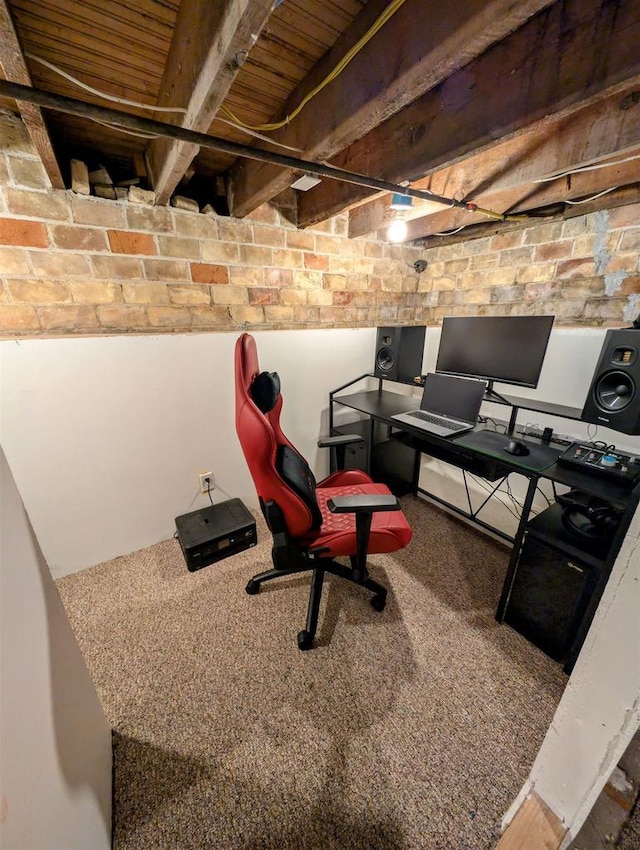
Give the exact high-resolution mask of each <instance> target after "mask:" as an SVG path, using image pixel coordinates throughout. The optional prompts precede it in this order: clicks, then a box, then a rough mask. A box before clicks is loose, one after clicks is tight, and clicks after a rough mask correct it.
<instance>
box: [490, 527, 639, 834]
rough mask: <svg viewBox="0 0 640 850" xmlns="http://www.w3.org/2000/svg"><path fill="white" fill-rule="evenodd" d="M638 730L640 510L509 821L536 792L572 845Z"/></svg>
mask: <svg viewBox="0 0 640 850" xmlns="http://www.w3.org/2000/svg"><path fill="white" fill-rule="evenodd" d="M639 726H640V511H637V512H636V515H635V517H634V520H633V522H632V525H631V528H630V531H629V534H628V535H627V538H626V539H625V541H624V544H623V546H622V548H621V550H620V553H619V555H618V558H617V560H616V563H615V566H614V568H613V571H612V573H611V577H610V579H609V582H608V584H607V587H606V589H605V592H604V594H603V597H602V600H601V602H600V605H599V606H598V610H597V612H596V615H595V617H594V620H593V623H592V626H591V629H590V630H589V633H588V635H587V638H586V640H585V643H584V646H583V648H582V652H581V653H580V656H579V657H578V661H577V663H576V666H575V668H574V670H573V673H572V674H571V678H570V680H569V683H568V685H567V687H566V689H565V692H564V694H563V696H562V699H561V701H560V704H559V705H558V708H557V710H556V713H555V716H554V718H553V721H552V723H551V726H550V727H549V730H548V732H547V734H546V737H545V739H544V741H543V744H542V747H541V748H540V751H539V753H538V755H537V757H536V760H535V762H534V764H533V767H532V769H531V773H530V775H529V778H528V780H527V782H526V783H525V785H524V787H523V789H522V791H521V792H520V795H519V796H518V798H517V799H516V801H515V802H514V804H513V806H512V807H511V809H510V810H509V812H507V814H506V816H505V824H506V823H508V822H509V821H510V820H511V819H512V817H513V815H514V814H515V812H516V811H517V809H518V808H519V806H520V804H521V802H522V801H523V800H524V798H525V797H526V796H527V794H529V793H530V791H532V790H535V791H536V792H537V793H538V794H539V795H540V797H542V799H543V800H544V801H545V802H546V803H547V805H548V806H549V807H550V808H551V809H552V811H553V812H554V813H555V814H556V815H557V816H558V817H559V818H560V820H561V821H562V822H563V823H564V825H565V826H566V827H567V829H568V830H569V834H568V835H567V837H566V840H565V841H564V842H563V844H562V847H563V848H565V847H567V846H568V845H569V844H570V842H571V839H572V837H575V836H576V835H577V833H578V831H579V830H580V827H581V826H582V824H583V823H584V821H585V820H586V818H587V816H588V814H589V812H590V811H591V808H592V807H593V804H594V803H595V801H596V799H597V798H598V795H599V794H600V792H601V790H602V788H603V787H604V785H605V783H606V782H607V780H608V779H609V777H610V775H611V772H612V771H613V769H614V767H615V766H616V765H617V763H618V761H619V760H620V758H621V757H622V754H623V753H624V751H625V750H626V748H627V746H628V745H629V743H630V741H631V739H632V738H633V736H634V734H635V732H636V730H637V729H638V727H639Z"/></svg>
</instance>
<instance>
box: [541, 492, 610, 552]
mask: <svg viewBox="0 0 640 850" xmlns="http://www.w3.org/2000/svg"><path fill="white" fill-rule="evenodd" d="M557 501H558V502H559V504H561V505H562V507H563V511H562V524H563V526H564V527H565V529H566V530H567V531H568V532H569V533H570V534H573V535H575V536H576V537H579V538H580V539H581V540H610V539H611V538H612V537H613V535H614V534H615V533H616V530H617V528H618V525H619V524H620V518H621V516H622V510H620V509H618V508H614V507H613V505H610V504H609V503H608V502H605V501H604V499H598V498H597V497H596V496H589V495H587V494H586V493H581V492H580V491H579V490H570V491H569V492H568V493H565V494H564V495H562V496H558V497H557Z"/></svg>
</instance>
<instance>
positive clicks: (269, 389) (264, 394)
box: [249, 372, 280, 413]
mask: <svg viewBox="0 0 640 850" xmlns="http://www.w3.org/2000/svg"><path fill="white" fill-rule="evenodd" d="M249 393H250V395H251V400H252V401H253V403H254V404H255V405H256V407H257V408H258V410H261V411H262V412H263V413H268V412H269V411H270V410H273V408H274V407H275V404H276V402H277V400H278V396H279V395H280V378H279V376H278V373H277V372H260V374H259V375H256V377H255V378H254V379H253V382H252V384H251V386H250V387H249Z"/></svg>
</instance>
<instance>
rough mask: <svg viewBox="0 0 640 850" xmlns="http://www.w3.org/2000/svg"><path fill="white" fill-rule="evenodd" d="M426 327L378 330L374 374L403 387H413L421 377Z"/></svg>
mask: <svg viewBox="0 0 640 850" xmlns="http://www.w3.org/2000/svg"><path fill="white" fill-rule="evenodd" d="M425 331H426V328H425V327H424V326H420V327H407V328H378V337H377V340H376V356H375V363H374V374H375V376H376V378H388V379H389V380H390V381H399V382H401V383H405V384H414V385H415V384H416V383H417V382H416V380H415V379H416V378H419V377H420V376H421V375H422V357H423V354H424V336H425Z"/></svg>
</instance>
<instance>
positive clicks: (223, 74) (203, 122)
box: [147, 0, 274, 204]
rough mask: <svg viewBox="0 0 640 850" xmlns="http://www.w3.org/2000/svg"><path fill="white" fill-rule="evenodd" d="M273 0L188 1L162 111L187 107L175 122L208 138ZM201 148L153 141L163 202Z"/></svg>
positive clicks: (150, 156)
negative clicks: (208, 132)
mask: <svg viewBox="0 0 640 850" xmlns="http://www.w3.org/2000/svg"><path fill="white" fill-rule="evenodd" d="M273 5H274V2H273V0H218V2H216V3H211V2H210V0H182V2H181V3H180V7H179V9H178V16H177V19H176V25H175V28H174V31H173V39H172V42H171V47H170V49H169V54H168V56H167V61H166V64H165V71H164V75H163V78H162V82H161V85H160V92H159V95H158V106H162V107H183V108H185V109H186V114H185V115H184V116H183V117H182V119H181V118H180V117H179V116H176V118H175V120H174V121H173V123H175V124H182V126H183V127H186V128H188V129H190V130H196V131H199V132H203V133H205V132H206V131H207V130H208V129H209V127H210V125H211V122H212V120H213V118H214V116H215V114H216V113H217V111H218V109H219V108H220V106H221V104H222V101H223V100H224V99H225V97H226V95H227V92H228V91H229V89H230V87H231V85H232V83H233V81H234V80H235V78H236V75H237V73H238V71H239V69H240V68H241V67H242V64H243V63H244V61H245V60H246V57H247V56H248V54H249V51H250V50H251V48H252V47H253V45H254V43H255V41H256V39H257V37H258V35H259V33H260V32H261V30H262V28H263V27H264V25H265V23H266V22H267V19H268V17H269V14H270V12H271V9H272V7H273ZM198 150H199V148H198V147H197V146H195V145H191V144H188V143H186V142H180V141H177V140H175V139H173V140H170V139H167V138H161V139H156V140H153V141H152V142H150V144H149V146H148V148H147V161H148V164H149V173H150V178H151V183H152V185H153V187H154V190H155V193H156V198H157V201H158V203H161V204H164V203H166V202H167V201H168V200H169V198H170V197H171V195H172V194H173V192H174V190H175V188H176V186H177V185H178V183H179V182H180V180H181V179H182V177H183V176H184V174H185V172H186V171H187V169H188V167H189V166H190V164H191V162H192V160H193V158H194V157H195V156H196V154H197V153H198Z"/></svg>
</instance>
